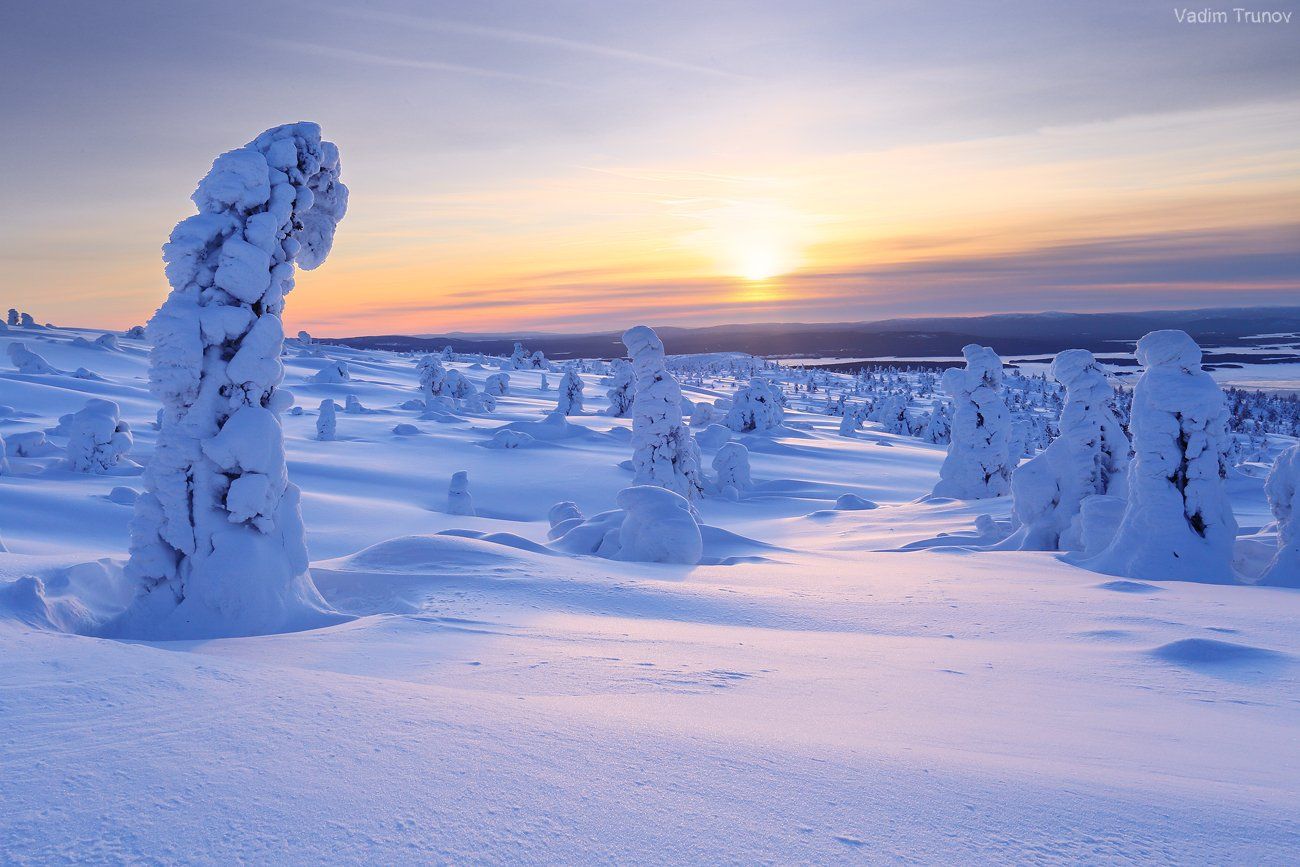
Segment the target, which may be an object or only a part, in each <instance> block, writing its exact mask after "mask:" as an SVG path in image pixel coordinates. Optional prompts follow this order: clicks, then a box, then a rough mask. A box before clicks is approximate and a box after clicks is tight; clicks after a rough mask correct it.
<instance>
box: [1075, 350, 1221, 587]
mask: <svg viewBox="0 0 1300 867" xmlns="http://www.w3.org/2000/svg"><path fill="white" fill-rule="evenodd" d="M1137 360H1138V363H1139V364H1142V365H1143V366H1144V367H1145V368H1146V371H1145V372H1144V373H1143V374H1142V377H1141V379H1139V380H1138V382H1137V385H1136V386H1135V387H1134V389H1133V408H1132V421H1131V422H1130V425H1129V427H1130V431H1131V432H1132V434H1133V448H1134V452H1135V457H1134V460H1133V462H1132V464H1131V465H1130V468H1129V485H1128V504H1127V506H1126V508H1125V510H1124V517H1123V519H1122V520H1121V521H1120V525H1119V529H1118V531H1117V532H1116V534H1115V537H1114V539H1112V540H1111V543H1110V545H1109V546H1108V547H1107V548H1106V549H1105V550H1104V551H1102V552H1101V553H1100V554H1098V555H1097V556H1096V557H1093V558H1090V559H1088V560H1085V561H1083V563H1081V565H1083V566H1085V567H1087V568H1090V569H1095V570H1096V571H1098V572H1104V573H1107V574H1110V575H1121V576H1124V577H1127V578H1146V579H1155V580H1166V581H1168V580H1182V581H1203V582H1208V583H1215V584H1226V583H1233V582H1235V580H1236V579H1235V576H1234V575H1233V571H1232V547H1233V540H1234V539H1235V538H1236V535H1237V522H1236V520H1235V519H1234V518H1233V515H1232V506H1231V504H1230V503H1229V502H1228V497H1227V492H1226V491H1225V489H1224V483H1223V482H1224V478H1225V477H1226V476H1227V473H1228V467H1227V462H1226V460H1225V457H1224V456H1225V454H1226V452H1227V439H1228V432H1227V421H1228V418H1227V417H1228V413H1227V405H1226V403H1225V401H1224V397H1223V392H1222V391H1220V390H1219V387H1218V386H1217V385H1216V384H1215V382H1214V380H1213V379H1212V378H1211V377H1210V375H1209V374H1208V373H1206V372H1204V371H1203V370H1202V369H1201V349H1200V347H1198V346H1197V345H1196V342H1195V341H1194V340H1192V338H1190V337H1189V336H1187V334H1185V333H1184V332H1182V331H1173V330H1170V331H1153V332H1151V333H1150V334H1148V335H1146V336H1145V337H1143V338H1142V339H1141V340H1139V341H1138V344H1137Z"/></svg>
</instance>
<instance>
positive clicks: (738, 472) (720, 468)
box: [713, 443, 754, 492]
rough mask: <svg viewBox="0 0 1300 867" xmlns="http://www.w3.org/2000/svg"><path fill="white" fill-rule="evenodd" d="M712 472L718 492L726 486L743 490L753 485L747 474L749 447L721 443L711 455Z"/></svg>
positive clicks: (739, 490)
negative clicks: (715, 452) (716, 451)
mask: <svg viewBox="0 0 1300 867" xmlns="http://www.w3.org/2000/svg"><path fill="white" fill-rule="evenodd" d="M713 472H714V474H715V476H716V481H715V483H714V484H715V485H716V486H717V489H718V491H719V492H721V491H724V490H726V489H727V488H735V489H736V490H737V491H738V492H744V491H748V490H749V489H750V488H752V487H754V481H753V479H751V478H750V475H749V449H747V448H745V446H744V445H743V444H741V443H723V445H722V446H721V447H720V448H719V449H718V453H717V454H715V455H714V456H713Z"/></svg>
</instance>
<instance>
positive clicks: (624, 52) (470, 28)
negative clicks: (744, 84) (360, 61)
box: [331, 7, 750, 81]
mask: <svg viewBox="0 0 1300 867" xmlns="http://www.w3.org/2000/svg"><path fill="white" fill-rule="evenodd" d="M331 11H333V12H334V13H335V14H337V15H344V16H348V17H351V18H357V19H362V20H366V21H374V22H379V23H384V24H392V25H395V26H398V27H406V28H417V29H420V30H427V31H430V32H435V33H449V34H454V35H458V36H475V37H480V38H484V39H496V40H500V41H503V42H513V43H515V44H519V45H538V46H542V47H545V48H555V49H559V50H561V51H568V52H572V53H575V54H585V55H589V56H592V57H603V58H606V59H609V60H618V61H622V62H625V63H634V64H640V65H643V66H654V67H658V68H660V69H673V70H677V71H678V72H690V73H695V74H698V75H706V76H712V77H716V78H726V79H731V80H732V81H744V80H748V79H749V78H750V76H747V75H741V74H739V73H735V72H728V71H727V70H723V69H715V68H714V67H711V66H703V65H701V64H698V63H690V62H687V61H682V60H675V59H673V58H669V57H659V56H656V55H653V54H645V53H643V52H640V51H630V50H628V49H625V48H615V47H613V46H609V45H599V44H597V43H593V42H586V41H582V40H577V39H566V38H564V37H562V36H551V35H549V34H545V33H533V32H530V31H525V30H511V29H507V28H504V27H487V26H484V25H481V24H467V23H465V22H462V21H448V20H446V19H443V18H425V17H421V16H417V15H405V14H402V13H400V12H385V11H383V10H379V9H350V8H344V7H334V8H333V9H332V10H331Z"/></svg>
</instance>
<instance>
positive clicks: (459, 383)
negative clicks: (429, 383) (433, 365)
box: [439, 367, 478, 400]
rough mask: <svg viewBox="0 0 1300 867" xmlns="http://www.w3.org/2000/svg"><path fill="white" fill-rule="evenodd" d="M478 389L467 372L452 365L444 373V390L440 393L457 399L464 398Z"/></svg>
mask: <svg viewBox="0 0 1300 867" xmlns="http://www.w3.org/2000/svg"><path fill="white" fill-rule="evenodd" d="M477 391H478V389H477V388H475V387H474V383H472V382H470V381H469V378H468V377H466V376H465V374H463V373H461V372H460V371H459V370H457V369H456V368H454V367H452V368H448V370H447V372H446V373H445V374H444V375H443V377H442V390H441V392H439V393H440V394H442V395H444V396H446V397H450V398H453V399H455V400H464V399H465V398H467V397H469V396H470V395H472V394H474V393H475V392H477Z"/></svg>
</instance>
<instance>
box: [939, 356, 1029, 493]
mask: <svg viewBox="0 0 1300 867" xmlns="http://www.w3.org/2000/svg"><path fill="white" fill-rule="evenodd" d="M961 354H962V355H963V356H965V358H966V367H965V368H964V369H963V368H959V367H950V368H948V369H947V370H946V371H944V374H943V390H944V392H945V393H947V395H948V396H949V397H951V398H952V404H953V416H952V431H951V441H950V442H949V444H948V456H947V457H946V458H944V461H943V466H941V467H940V468H939V483H938V484H937V485H935V486H934V495H935V496H936V497H955V498H958V499H964V500H978V499H982V498H985V497H1001V496H1003V495H1004V494H1006V493H1007V492H1008V491H1009V490H1010V487H1011V469H1012V466H1013V464H1012V460H1011V457H1010V455H1009V453H1008V446H1009V442H1008V441H1009V438H1010V434H1011V415H1010V413H1009V412H1008V411H1007V405H1006V402H1005V401H1004V400H1003V399H1002V359H1001V358H999V357H998V354H997V353H996V352H994V351H993V350H992V349H990V348H989V347H987V346H979V345H977V344H974V343H971V344H968V345H967V346H964V347H962V351H961Z"/></svg>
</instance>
